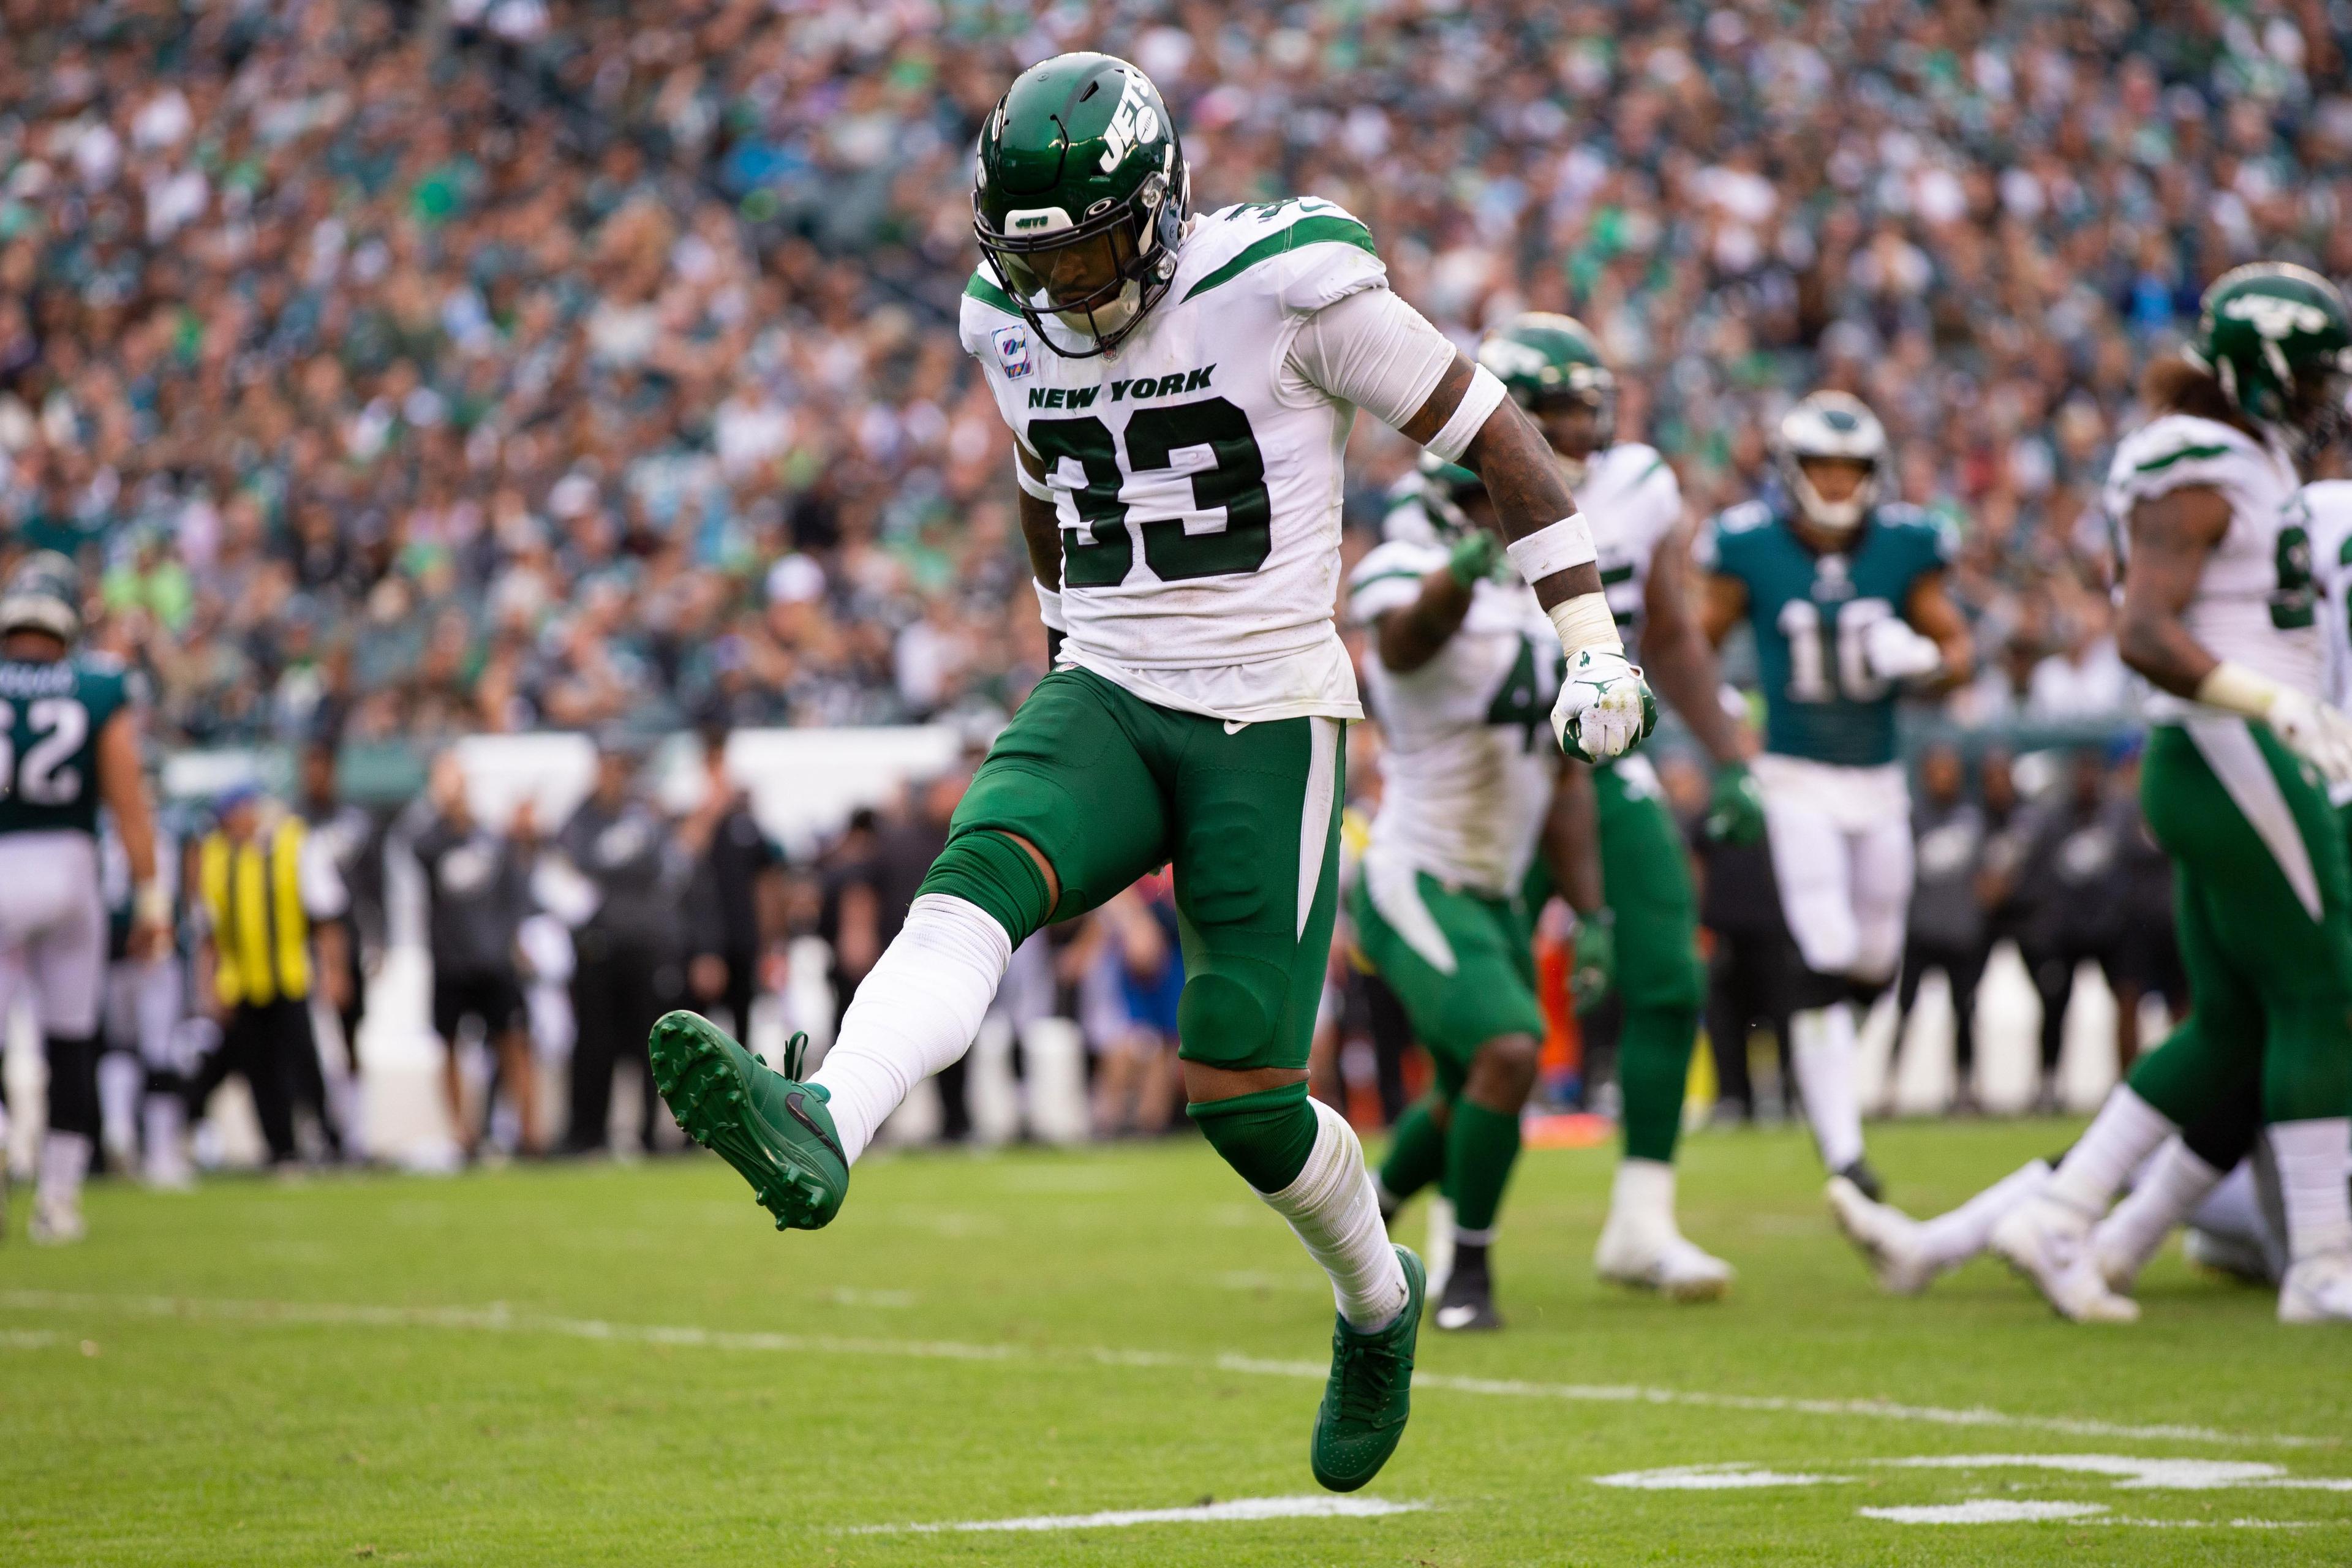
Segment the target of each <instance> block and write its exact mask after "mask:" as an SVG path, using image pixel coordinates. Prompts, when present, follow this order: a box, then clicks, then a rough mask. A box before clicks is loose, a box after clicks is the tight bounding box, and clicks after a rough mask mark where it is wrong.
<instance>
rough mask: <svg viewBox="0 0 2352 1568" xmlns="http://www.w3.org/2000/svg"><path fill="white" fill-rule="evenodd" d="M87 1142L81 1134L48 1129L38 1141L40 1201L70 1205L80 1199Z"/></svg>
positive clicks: (86, 1156)
mask: <svg viewBox="0 0 2352 1568" xmlns="http://www.w3.org/2000/svg"><path fill="white" fill-rule="evenodd" d="M89 1152H90V1142H89V1139H88V1138H86V1137H84V1136H83V1135H82V1134H80V1133H79V1132H60V1131H58V1130H57V1129H56V1128H54V1127H52V1128H50V1129H49V1131H48V1132H47V1134H46V1135H45V1136H44V1137H43V1138H42V1139H41V1182H40V1186H39V1189H38V1192H39V1195H40V1201H41V1202H43V1203H57V1202H60V1201H62V1202H65V1203H72V1202H73V1201H74V1200H75V1199H77V1198H79V1197H80V1196H81V1180H82V1177H84V1176H85V1175H88V1174H89Z"/></svg>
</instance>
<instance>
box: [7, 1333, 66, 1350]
mask: <svg viewBox="0 0 2352 1568" xmlns="http://www.w3.org/2000/svg"><path fill="white" fill-rule="evenodd" d="M57 1342H58V1336H57V1335H55V1334H53V1333H51V1332H49V1331H48V1330H47V1329H10V1330H7V1331H5V1332H0V1351H37V1350H46V1349H47V1348H48V1347H49V1346H50V1345H53V1344H55V1343H57Z"/></svg>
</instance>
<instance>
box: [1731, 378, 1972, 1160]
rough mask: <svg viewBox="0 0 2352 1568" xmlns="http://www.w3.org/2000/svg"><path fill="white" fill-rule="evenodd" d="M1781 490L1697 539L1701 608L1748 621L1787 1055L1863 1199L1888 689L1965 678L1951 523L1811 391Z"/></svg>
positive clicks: (1930, 686) (1895, 900) (1891, 933)
mask: <svg viewBox="0 0 2352 1568" xmlns="http://www.w3.org/2000/svg"><path fill="white" fill-rule="evenodd" d="M1775 456H1776V458H1777V459H1778V462H1779V468H1780V481H1781V486H1782V489H1783V490H1784V491H1785V495H1784V496H1783V497H1782V498H1781V499H1780V500H1771V501H1767V500H1755V501H1748V502H1746V503H1744V504H1742V505H1739V506H1736V507H1733V508H1731V509H1730V510H1727V511H1725V512H1723V513H1721V514H1720V515H1718V516H1717V518H1715V519H1714V521H1711V522H1710V523H1709V524H1708V525H1707V528H1706V531H1705V533H1704V534H1703V535H1702V536H1701V539H1700V543H1699V559H1700V563H1701V566H1702V569H1703V571H1704V572H1705V574H1706V579H1705V598H1704V604H1703V608H1702V618H1703V621H1704V627H1705V631H1706V637H1707V639H1708V640H1709V641H1710V642H1712V643H1715V644H1717V645H1718V646H1719V645H1720V644H1721V643H1722V641H1723V639H1724V638H1725V637H1727V636H1728V635H1729V634H1730V632H1731V628H1732V627H1733V626H1737V625H1738V624H1739V623H1741V622H1742V621H1745V622H1746V623H1747V624H1748V626H1749V627H1750V628H1751V629H1752V631H1753V632H1754V634H1755V638H1756V656H1757V664H1758V666H1759V675H1760V678H1761V679H1762V683H1763V687H1764V705H1765V732H1764V751H1763V752H1762V754H1761V755H1759V757H1757V759H1756V760H1755V763H1754V764H1753V765H1754V770H1755V774H1756V782H1757V784H1758V785H1759V786H1760V788H1761V789H1762V791H1763V795H1764V818H1765V823H1766V831H1767V838H1768V840H1769V844H1770V846H1771V851H1772V873H1773V877H1774V879H1775V880H1776V881H1778V883H1779V884H1780V907H1781V910H1782V912H1783V914H1784V915H1785V916H1786V917H1787V920H1788V923H1789V933H1790V936H1791V937H1793V938H1794V939H1795V942H1796V945H1797V951H1798V954H1799V957H1800V959H1801V962H1802V965H1803V967H1802V969H1801V973H1800V974H1799V976H1798V983H1797V992H1796V997H1795V1000H1796V1010H1795V1013H1794V1015H1793V1016H1791V1018H1790V1025H1789V1034H1790V1039H1789V1056H1790V1066H1791V1067H1792V1068H1794V1069H1795V1072H1796V1078H1797V1087H1798V1089H1799V1090H1800V1091H1801V1093H1802V1095H1803V1096H1804V1101H1805V1116H1806V1119H1807V1121H1809V1122H1810V1123H1811V1126H1812V1131H1813V1141H1814V1142H1815V1144H1816V1145H1817V1146H1818V1147H1819V1149H1820V1151H1821V1156H1822V1163H1823V1164H1825V1165H1827V1166H1828V1167H1829V1169H1830V1170H1831V1171H1832V1173H1838V1174H1843V1175H1844V1176H1845V1177H1846V1178H1847V1179H1849V1180H1850V1181H1852V1182H1853V1184H1854V1185H1855V1186H1856V1187H1857V1188H1859V1189H1860V1190H1861V1191H1862V1192H1864V1194H1868V1195H1869V1196H1872V1197H1876V1196H1877V1195H1878V1179H1877V1177H1876V1176H1875V1175H1874V1174H1873V1173H1872V1172H1871V1169H1870V1166H1869V1164H1868V1163H1866V1162H1865V1161H1864V1158H1863V1140H1862V1110H1861V1103H1860V1100H1858V1099H1857V1097H1856V1091H1855V1089H1854V1084H1853V1058H1854V1046H1855V1034H1856V1031H1857V1028H1858V1026H1859V1022H1860V1010H1861V1009H1862V1008H1865V1007H1867V1006H1868V1005H1869V1004H1870V1003H1871V1002H1872V1001H1873V1000H1874V999H1875V997H1876V996H1877V994H1879V993H1880V992H1881V991H1884V990H1885V988H1886V986H1887V984H1889V983H1890V982H1891V981H1893V980H1894V978H1895V968H1896V966H1897V965H1898V964H1899V963H1901V961H1902V957H1903V930H1904V921H1905V917H1906V914H1907V912H1908V906H1909V904H1910V898H1911V802H1910V792H1909V789H1908V787H1907V786H1906V783H1905V781H1904V776H1903V768H1902V764H1901V763H1898V762H1897V761H1896V760H1895V701H1896V699H1897V697H1898V696H1899V695H1900V694H1901V693H1902V692H1903V691H1905V690H1906V689H1907V690H1912V691H1917V692H1932V691H1938V690H1945V689H1949V688H1951V687H1952V686H1955V685H1957V684H1958V683H1959V682H1960V681H1961V680H1963V679H1966V678H1967V675H1968V671H1969V662H1970V658H1971V652H1970V647H1969V630H1968V624H1967V623H1966V622H1965V621H1964V620H1963V619H1962V618H1961V616H1960V612H1959V609H1958V606H1957V605H1954V604H1953V603H1952V600H1951V596H1950V595H1949V594H1948V592H1947V590H1946V587H1945V576H1946V570H1945V568H1946V564H1947V563H1948V559H1949V535H1948V531H1947V530H1946V529H1944V528H1943V527H1941V526H1940V525H1938V524H1937V522H1936V521H1934V520H1933V519H1931V518H1930V517H1928V516H1927V514H1926V513H1925V512H1922V511H1921V510H1918V509H1917V508H1916V507H1912V506H1906V505H1905V504H1903V503H1902V502H1900V501H1896V500H1886V499H1884V498H1883V497H1882V495H1881V492H1882V490H1883V489H1885V485H1886V482H1887V474H1888V467H1889V465H1888V454H1887V444H1886V432H1885V429H1884V428H1883V427H1882V426H1880V425H1879V423H1878V419H1877V416H1874V415H1873V414H1872V413H1871V412H1870V410H1869V409H1868V408H1866V407H1864V405H1863V404H1862V402H1861V400H1859V399H1858V398H1855V397H1853V396H1850V395H1847V394H1845V393H1842V392H1816V393H1814V394H1813V395H1811V396H1810V397H1807V398H1804V399H1803V400H1801V402H1799V403H1798V404H1797V405H1796V406H1795V407H1793V408H1791V409H1790V411H1789V413H1788V415H1787V416H1786V417H1784V418H1783V419H1782V420H1781V422H1780V433H1779V438H1778V440H1777V442H1776V447H1775Z"/></svg>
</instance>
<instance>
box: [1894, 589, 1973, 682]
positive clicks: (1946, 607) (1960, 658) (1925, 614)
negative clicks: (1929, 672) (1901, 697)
mask: <svg viewBox="0 0 2352 1568" xmlns="http://www.w3.org/2000/svg"><path fill="white" fill-rule="evenodd" d="M1903 618H1904V619H1905V620H1906V621H1909V622H1910V623H1911V629H1912V630H1914V631H1916V632H1917V633H1918V634H1919V635H1920V636H1921V637H1926V638H1927V640H1928V641H1930V642H1932V643H1934V644H1935V645H1936V646H1937V647H1938V648H1940V649H1941V650H1943V655H1944V668H1941V669H1939V670H1937V672H1936V673H1935V674H1934V675H1933V676H1932V677H1929V678H1928V679H1925V680H1920V681H1916V682H1914V683H1913V684H1912V688H1911V689H1912V690H1914V691H1916V693H1918V694H1919V695H1920V696H1922V697H1935V696H1938V695H1940V694H1942V693H1944V692H1947V691H1949V690H1951V689H1953V688H1955V687H1957V686H1961V685H1964V684H1966V683H1967V681H1968V679H1969V671H1971V670H1973V669H1974V668H1976V639H1975V638H1974V637H1970V636H1969V622H1968V617H1967V616H1963V615H1961V614H1960V607H1959V606H1958V605H1956V604H1954V603H1952V594H1951V588H1950V585H1949V584H1948V583H1947V582H1946V580H1945V574H1943V573H1941V572H1930V573H1928V574H1927V575H1925V576H1923V577H1921V578H1920V579H1919V580H1918V581H1917V582H1916V583H1914V584H1911V596H1910V598H1909V599H1908V600H1907V601H1906V603H1905V604H1904V606H1903Z"/></svg>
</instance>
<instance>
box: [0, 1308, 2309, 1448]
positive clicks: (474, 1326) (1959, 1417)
mask: <svg viewBox="0 0 2352 1568" xmlns="http://www.w3.org/2000/svg"><path fill="white" fill-rule="evenodd" d="M0 1310H15V1311H30V1312H50V1311H55V1312H74V1311H88V1312H111V1313H118V1314H130V1315H132V1316H138V1317H152V1318H184V1319H191V1320H197V1321H204V1320H218V1321H229V1322H251V1323H265V1324H286V1325H294V1326H324V1327H337V1326H346V1327H359V1328H380V1329H394V1328H409V1329H451V1330H466V1331H476V1332H488V1333H530V1334H547V1335H552V1336H555V1337H559V1338H565V1339H578V1340H598V1341H609V1342H614V1343H624V1344H654V1345H677V1346H684V1347H693V1348H699V1349H706V1350H723V1351H748V1352H770V1353H776V1352H782V1353H798V1354H820V1355H874V1356H898V1357H908V1358H912V1359H916V1360H925V1361H976V1362H1009V1361H1033V1360H1045V1361H1066V1362H1071V1361H1074V1362H1082V1363H1093V1364H1095V1365H1097V1366H1119V1367H1163V1368H1172V1369H1177V1370H1181V1371H1188V1372H1199V1371H1202V1370H1204V1369H1211V1368H1213V1369H1214V1370H1217V1371H1221V1372H1229V1373H1237V1374H1241V1375H1245V1376H1253V1377H1285V1378H1297V1379H1302V1380H1311V1381H1315V1382H1318V1383H1319V1382H1321V1381H1322V1380H1323V1379H1324V1378H1325V1377H1326V1376H1328V1373H1329V1371H1330V1369H1329V1368H1328V1367H1327V1366H1325V1365H1324V1364H1323V1363H1320V1362H1304V1361H1296V1362H1294V1361H1267V1360H1263V1359H1260V1358H1257V1357H1252V1356H1240V1355H1222V1356H1217V1357H1214V1358H1213V1359H1204V1358H1202V1357H1200V1356H1192V1355H1179V1354H1175V1353H1172V1352H1165V1351H1144V1350H1120V1349H1117V1348H1113V1347H1107V1346H1076V1347H1067V1348H1058V1349H1057V1348H1054V1347H1047V1346H1038V1347H1031V1346H1024V1345H1014V1344H994V1345H975V1344H962V1343H958V1342H954V1341H950V1340H893V1339H873V1338H866V1337H859V1336H845V1335H840V1334H803V1333H768V1332H759V1331H739V1330H727V1329H706V1328H698V1327H693V1326H672V1325H664V1324H655V1323H615V1322H609V1321H604V1320H603V1319H598V1318H567V1317H560V1316H556V1315H553V1314H550V1313H543V1312H532V1311H519V1310H514V1309H512V1308H509V1307H508V1306H506V1305H505V1304H503V1303H492V1304H491V1305H489V1306H487V1307H383V1306H358V1305H350V1304H344V1303H338V1302H305V1301H244V1300H208V1299H200V1298H189V1297H177V1296H104V1295H89V1294H80V1293H76V1292H71V1291H59V1290H0ZM1413 1386H1414V1388H1415V1389H1416V1390H1429V1389H1444V1390H1446V1391H1448V1392H1451V1393H1455V1394H1482V1395H1489V1396H1498V1397H1507V1398H1517V1399H1552V1400H1561V1401H1566V1402H1570V1403H1581V1404H1600V1405H1679V1406H1683V1407H1685V1408H1696V1409H1705V1410H1738V1411H1748V1412H1754V1413H1759V1414H1764V1415H1820V1416H1825V1417H1829V1418H1831V1419H1833V1420H1841V1421H1843V1420H1853V1419H1863V1420H1872V1421H1893V1422H1907V1423H1911V1424H1914V1425H1921V1426H1961V1427H1987V1428H2000V1429H2003V1430H2008V1431H2017V1432H2053V1433H2057V1434H2060V1435H2062V1436H2073V1437H2117V1438H2130V1439H2134V1440H2137V1441H2141V1442H2162V1443H2218V1444H2223V1445H2227V1446H2231V1447H2270V1448H2336V1447H2343V1445H2344V1439H2343V1438H2341V1437H2336V1436H2326V1437H2320V1436H2305V1435H2301V1434H2296V1433H2289V1432H2228V1431H2221V1430H2218V1429H2216V1428H2213V1427H2210V1426H2175V1425H2166V1424H2158V1425H2139V1424H2134V1423H2129V1422H2119V1421H2104V1420H2096V1419H2093V1418H2089V1417H2083V1416H2070V1415H2019V1414H2015V1413H2012V1412H2010V1411H2005V1410H1988V1409H1985V1408H1982V1407H1978V1408H1975V1409H1969V1410H1958V1409H1950V1408H1947V1407H1944V1406H1939V1405H1897V1404H1895V1403H1893V1402H1891V1401H1887V1400H1878V1399H1800V1398H1793V1397H1789V1396H1785V1395H1776V1394H1713V1393H1706V1392H1703V1391H1699V1390H1692V1389H1676V1388H1651V1387H1645V1386H1643V1385H1640V1384H1574V1383H1530V1382H1525V1381H1522V1380H1520V1379H1517V1378H1486V1377H1460V1376H1453V1375H1449V1374H1446V1373H1427V1372H1424V1373H1417V1374H1416V1375H1415V1376H1414V1378H1413Z"/></svg>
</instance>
